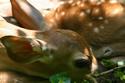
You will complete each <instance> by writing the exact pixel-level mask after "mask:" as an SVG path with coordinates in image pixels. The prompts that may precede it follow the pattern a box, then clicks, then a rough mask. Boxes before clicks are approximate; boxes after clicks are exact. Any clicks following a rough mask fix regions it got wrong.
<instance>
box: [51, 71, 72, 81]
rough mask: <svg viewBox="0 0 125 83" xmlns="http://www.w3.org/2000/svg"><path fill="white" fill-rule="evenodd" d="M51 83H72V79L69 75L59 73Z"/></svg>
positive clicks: (53, 77) (52, 77) (52, 78)
mask: <svg viewBox="0 0 125 83" xmlns="http://www.w3.org/2000/svg"><path fill="white" fill-rule="evenodd" d="M50 82H51V83H71V79H70V77H69V76H68V74H67V73H65V72H63V73H59V74H55V75H53V76H51V77H50Z"/></svg>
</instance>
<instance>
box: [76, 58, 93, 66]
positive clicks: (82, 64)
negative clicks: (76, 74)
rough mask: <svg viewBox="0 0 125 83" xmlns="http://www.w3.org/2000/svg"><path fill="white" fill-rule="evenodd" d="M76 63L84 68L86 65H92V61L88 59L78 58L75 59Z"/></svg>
mask: <svg viewBox="0 0 125 83" xmlns="http://www.w3.org/2000/svg"><path fill="white" fill-rule="evenodd" d="M74 65H75V67H77V68H84V67H90V65H91V62H90V61H89V60H86V59H77V60H75V61H74Z"/></svg>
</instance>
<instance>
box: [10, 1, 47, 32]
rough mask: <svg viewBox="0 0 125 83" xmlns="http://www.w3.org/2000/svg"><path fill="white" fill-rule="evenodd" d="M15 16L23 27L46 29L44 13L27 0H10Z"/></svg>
mask: <svg viewBox="0 0 125 83" xmlns="http://www.w3.org/2000/svg"><path fill="white" fill-rule="evenodd" d="M10 1H11V5H12V13H13V16H14V17H15V18H16V19H17V21H18V22H19V23H20V24H21V26H22V27H24V28H27V29H32V30H42V31H43V30H46V28H45V21H44V18H43V16H42V14H41V13H40V12H39V11H38V10H37V9H36V8H35V7H33V6H32V5H31V4H30V3H29V2H28V1H27V0H10Z"/></svg>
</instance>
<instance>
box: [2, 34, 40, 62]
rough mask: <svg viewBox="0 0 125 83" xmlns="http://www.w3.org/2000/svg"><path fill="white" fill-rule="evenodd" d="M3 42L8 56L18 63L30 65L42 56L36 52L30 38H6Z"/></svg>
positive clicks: (3, 38)
mask: <svg viewBox="0 0 125 83" xmlns="http://www.w3.org/2000/svg"><path fill="white" fill-rule="evenodd" d="M1 42H2V43H3V45H4V46H5V48H6V50H7V53H8V56H9V57H10V58H11V59H12V60H13V61H16V62H20V63H29V62H32V61H35V60H37V59H38V58H39V57H40V55H41V54H39V53H38V52H36V51H34V50H33V48H32V45H31V44H30V41H29V40H28V38H22V37H16V36H4V37H2V38H1Z"/></svg>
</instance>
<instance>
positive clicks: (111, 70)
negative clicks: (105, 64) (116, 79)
mask: <svg viewBox="0 0 125 83" xmlns="http://www.w3.org/2000/svg"><path fill="white" fill-rule="evenodd" d="M124 67H125V65H123V66H119V67H115V68H113V69H110V70H107V71H104V72H102V73H99V74H93V75H92V76H94V77H99V76H103V75H105V74H108V73H111V72H113V71H115V70H117V69H121V68H124Z"/></svg>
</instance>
